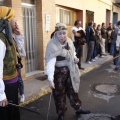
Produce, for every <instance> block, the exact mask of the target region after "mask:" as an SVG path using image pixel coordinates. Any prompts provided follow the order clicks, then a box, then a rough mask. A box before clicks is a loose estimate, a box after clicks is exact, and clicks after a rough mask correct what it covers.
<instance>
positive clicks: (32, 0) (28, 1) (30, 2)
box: [22, 0, 35, 4]
mask: <svg viewBox="0 0 120 120" xmlns="http://www.w3.org/2000/svg"><path fill="white" fill-rule="evenodd" d="M22 3H28V4H35V1H34V0H22Z"/></svg>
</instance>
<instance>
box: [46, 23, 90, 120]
mask: <svg viewBox="0 0 120 120" xmlns="http://www.w3.org/2000/svg"><path fill="white" fill-rule="evenodd" d="M45 60H46V72H47V75H48V80H49V83H50V87H51V88H52V90H53V97H54V100H55V105H56V111H57V114H58V120H63V119H64V113H65V111H66V110H67V107H66V94H67V96H68V98H69V100H70V103H71V106H72V107H73V108H74V109H75V112H76V114H88V113H90V111H88V110H83V109H81V101H80V100H79V98H78V90H79V84H80V71H79V69H78V66H77V64H76V63H78V61H79V59H78V58H77V57H76V55H75V48H74V45H73V42H72V41H71V40H70V39H69V38H67V29H66V25H65V24H63V23H58V24H57V25H56V26H55V33H54V35H53V37H52V39H51V40H50V41H49V43H48V45H47V49H46V56H45Z"/></svg>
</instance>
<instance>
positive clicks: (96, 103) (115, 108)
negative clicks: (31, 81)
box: [21, 63, 120, 120]
mask: <svg viewBox="0 0 120 120" xmlns="http://www.w3.org/2000/svg"><path fill="white" fill-rule="evenodd" d="M113 69H114V65H112V63H106V64H104V65H102V66H101V67H100V68H98V69H95V70H93V71H91V72H89V73H87V74H85V75H83V76H82V77H81V84H80V91H79V97H80V99H81V100H82V102H83V104H82V107H83V108H87V109H90V110H91V111H92V113H95V114H96V113H100V114H101V113H102V114H104V113H105V114H110V115H111V116H113V115H114V116H115V115H118V114H120V95H119V94H120V87H119V86H120V72H115V71H114V70H113ZM99 85H100V86H99ZM104 85H105V88H104ZM117 85H118V86H117ZM96 86H97V87H96ZM95 88H96V89H97V90H96V89H95ZM48 101H49V95H46V96H44V97H42V98H39V99H38V100H36V101H34V102H33V103H30V104H28V105H26V107H28V108H31V109H33V110H36V111H38V112H40V113H41V114H42V117H43V120H46V115H47V109H48ZM67 105H68V111H67V112H66V116H65V120H77V118H76V116H75V113H74V110H73V108H71V107H70V104H69V101H68V100H67ZM21 116H22V119H21V120H26V119H29V120H42V117H41V116H37V115H35V114H33V113H29V112H26V111H22V114H21ZM35 117H36V118H35ZM56 118H57V115H56V112H55V106H54V100H53V98H52V103H51V109H50V115H49V120H56Z"/></svg>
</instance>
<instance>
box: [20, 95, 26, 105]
mask: <svg viewBox="0 0 120 120" xmlns="http://www.w3.org/2000/svg"><path fill="white" fill-rule="evenodd" d="M24 101H25V96H24V94H23V95H21V96H20V102H21V103H22V102H24Z"/></svg>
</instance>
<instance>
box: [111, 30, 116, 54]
mask: <svg viewBox="0 0 120 120" xmlns="http://www.w3.org/2000/svg"><path fill="white" fill-rule="evenodd" d="M110 38H111V48H110V55H114V52H115V43H116V39H117V31H116V30H115V28H113V30H112V32H111V36H110Z"/></svg>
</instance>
